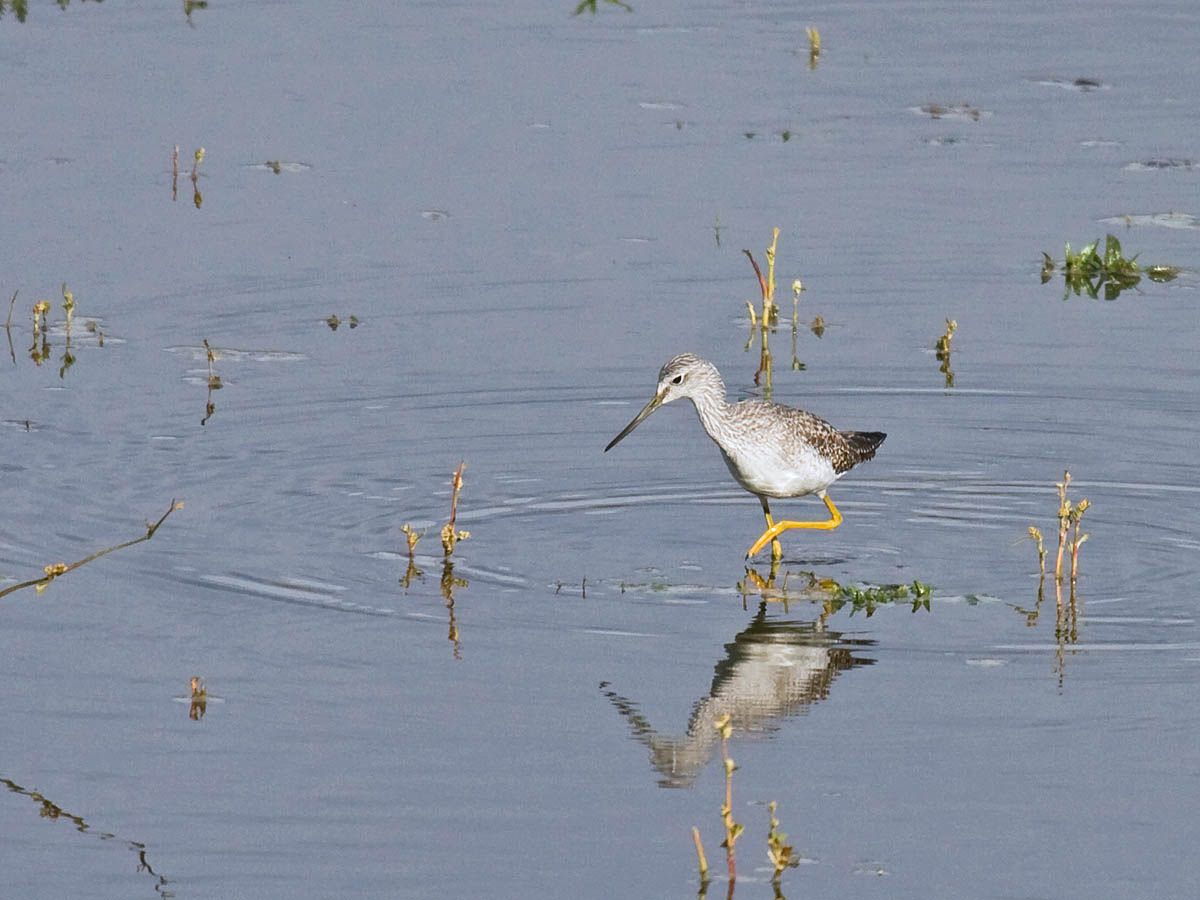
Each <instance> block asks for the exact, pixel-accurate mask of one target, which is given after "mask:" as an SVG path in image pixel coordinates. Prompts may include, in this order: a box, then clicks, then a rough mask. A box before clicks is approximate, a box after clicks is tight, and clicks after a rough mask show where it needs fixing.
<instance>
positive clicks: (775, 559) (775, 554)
mask: <svg viewBox="0 0 1200 900" xmlns="http://www.w3.org/2000/svg"><path fill="white" fill-rule="evenodd" d="M758 502H759V503H761V504H762V508H763V515H764V516H766V517H767V530H766V531H764V532H763V536H762V537H760V538H759V539H758V540H757V541H755V542H754V546H753V547H751V548H750V550H749V551H747V553H746V559H749V558H750V557H752V556H753V555H754V554H755V553H757V552H758V551H759V550H761V549H762V548H763V546H764V545H765V544H766V543H767V541H768V540H770V541H771V569H772V571H771V575H772V576H774V574H775V572H774V569H775V566H776V565H778V563H779V560H781V559H783V545H782V544H781V543H779V541H777V540H774V536H775V535H773V534H771V532H772V531H773V530H774V529H775V527H776V526H775V520H774V519H772V518H771V507H770V506H768V505H767V498H766V497H759V498H758ZM776 534H778V532H776Z"/></svg>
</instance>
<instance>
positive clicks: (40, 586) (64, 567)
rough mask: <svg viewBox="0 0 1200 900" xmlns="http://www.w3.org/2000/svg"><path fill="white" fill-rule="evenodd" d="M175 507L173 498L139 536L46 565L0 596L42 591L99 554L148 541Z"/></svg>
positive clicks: (176, 507) (178, 507)
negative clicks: (38, 573)
mask: <svg viewBox="0 0 1200 900" xmlns="http://www.w3.org/2000/svg"><path fill="white" fill-rule="evenodd" d="M177 509H183V504H182V503H176V502H175V501H174V500H172V501H171V506H170V508H169V509H167V511H166V512H165V513H163V514H162V517H161V518H160V519H159V520H158V521H157V522H155V523H154V524H153V525H151V524H148V523H147V525H146V533H145V534H144V535H142V536H141V537H139V538H134V539H133V540H131V541H125V542H124V543H121V544H117V545H115V546H113V547H109V548H107V549H106V550H100V551H99V552H97V553H93V554H92V555H91V556H85V557H84V558H83V559H81V560H79V561H77V562H73V563H70V564H68V563H54V564H52V565H49V566H46V567H45V572H46V574H45V575H44V576H43V577H41V578H33V579H31V580H29V581H23V582H21V583H20V584H14V585H10V586H9V587H6V588H4V590H0V597H4V596H6V595H8V594H11V593H12V592H13V591H19V590H21V588H27V587H36V588H37V592H38V593H39V594H40V593H41V592H42V591H44V590H45V589H46V588H47V587H48V586H49V584H50V582H51V581H53V580H54V579H55V578H57V577H58V576H59V575H65V574H66V573H67V572H70V571H72V570H73V569H78V568H79V567H80V566H82V565H84V564H86V563H90V562H92V560H96V559H99V558H100V557H101V556H106V555H107V554H109V553H112V552H113V551H114V550H123V549H125V548H126V547H132V546H133V545H134V544H140V543H141V542H142V541H148V540H150V538H152V537H154V532H156V531H158V526H159V525H161V524H162V523H163V522H165V521H166V520H167V516H169V515H170V514H171V513H173V512H175V510H177Z"/></svg>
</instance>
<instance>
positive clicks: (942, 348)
mask: <svg viewBox="0 0 1200 900" xmlns="http://www.w3.org/2000/svg"><path fill="white" fill-rule="evenodd" d="M957 330H958V322H957V321H956V320H955V319H947V320H946V331H945V332H944V333H943V334H942V336H941V337H940V338H938V339H937V341H936V342H935V343H934V345H933V349H934V354H935V355H936V356H937V359H938V362H940V363H941V364H942V365H941V367H940V368H939V369H938V371H939V372H941V373H942V374H943V375H945V376H946V387H948V388H952V387H954V370H953V369H951V368H950V340H951V338H953V337H954V332H956V331H957Z"/></svg>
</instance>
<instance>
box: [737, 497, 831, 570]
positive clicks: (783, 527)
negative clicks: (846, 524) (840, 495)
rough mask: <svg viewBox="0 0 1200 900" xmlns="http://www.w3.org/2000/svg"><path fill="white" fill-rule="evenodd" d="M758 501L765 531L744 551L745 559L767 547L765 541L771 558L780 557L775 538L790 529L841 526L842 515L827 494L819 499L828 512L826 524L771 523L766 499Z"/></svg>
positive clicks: (780, 553)
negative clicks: (762, 514)
mask: <svg viewBox="0 0 1200 900" xmlns="http://www.w3.org/2000/svg"><path fill="white" fill-rule="evenodd" d="M759 499H760V500H762V505H763V511H764V512H765V513H766V516H767V530H766V531H764V532H763V533H762V536H761V537H759V539H758V540H757V541H755V542H754V546H752V547H751V548H750V549H749V550H748V551H746V558H747V559H749V558H750V557H751V556H753V555H754V554H755V553H757V552H758V551H759V550H761V549H762V548H763V547H765V546H766V545H767V541H770V542H771V555H772V557H774V556H776V555H777V554H778V555H782V548H780V549H776V548H779V541H778V540H776V538H778V537H779V535H781V534H783V533H784V532H785V531H788V530H790V529H792V528H823V529H826V530H829V531H832V530H833V529H834V528H837V527H838V526H839V525H841V524H842V514H841V513H840V512H838V508H837V507H836V506H834V505H833V501H832V500H830V499H829V495H828V494H821V499H822V500H824V501H825V506H826V508H827V509H828V510H829V515H830V516H831V518H830V519H829V521H828V522H792V521H790V520H787V519H784V520H783V521H780V522H773V521H771V512H770V510H769V509H767V501H766V498H764V497H760V498H759Z"/></svg>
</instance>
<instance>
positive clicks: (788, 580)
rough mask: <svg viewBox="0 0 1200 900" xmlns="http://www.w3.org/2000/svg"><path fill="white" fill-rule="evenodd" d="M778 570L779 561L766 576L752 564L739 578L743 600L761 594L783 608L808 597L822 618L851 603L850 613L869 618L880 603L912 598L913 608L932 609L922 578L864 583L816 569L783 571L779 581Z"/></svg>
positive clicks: (929, 587)
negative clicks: (825, 574)
mask: <svg viewBox="0 0 1200 900" xmlns="http://www.w3.org/2000/svg"><path fill="white" fill-rule="evenodd" d="M778 575H779V570H778V565H777V563H774V562H773V563H772V566H771V572H770V575H769V576H768V577H767V578H763V577H762V576H761V575H760V574H759V573H758V572H757V571H755V570H754V569H752V568H748V569H746V577H745V579H744V580H742V581H740V582H738V586H737V588H738V593H740V594H741V595H742V599H743V602H744V601H745V598H746V597H747V596H749V595H750V594H751V593H758V594H760V595H761V596H762V597H763V599H764V600H768V601H774V602H778V603H782V604H784V608H785V609H786V608H787V605H788V604H789V603H791V602H793V601H795V602H801V601H808V602H813V603H818V604H820V605H821V607H822V610H821V618H822V619H824V618H826V617H827V616H830V615H833V614H834V613H837V612H839V611H840V610H842V609H844V608H845V607H847V606H849V607H850V615H851V616H853V615H854V614H855V613H856V612H864V613H866V615H867V618H870V617H871V616H872V615H874V614H875V610H876V609H878V608H879V607H880V606H886V605H888V604H893V603H897V602H899V601H902V600H904V601H909V600H911V602H912V611H913V612H917V611H918V610H921V609H923V610H925V611H926V612H931V609H930V601H931V600H932V597H933V586H932V585H930V584H926V583H925V582H923V581H913V582H912V583H911V584H873V585H872V584H868V585H863V586H861V587H860V586H858V585H853V584H846V585H843V584H839V583H838V582H837V581H835V580H833V579H832V578H818V577H817V575H816V573H815V572H806V571H801V572H792V571H791V570H790V569H788V570H786V571H784V573H783V582H782V583H781V584H778V585H777V584H776V579H777V578H778Z"/></svg>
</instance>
